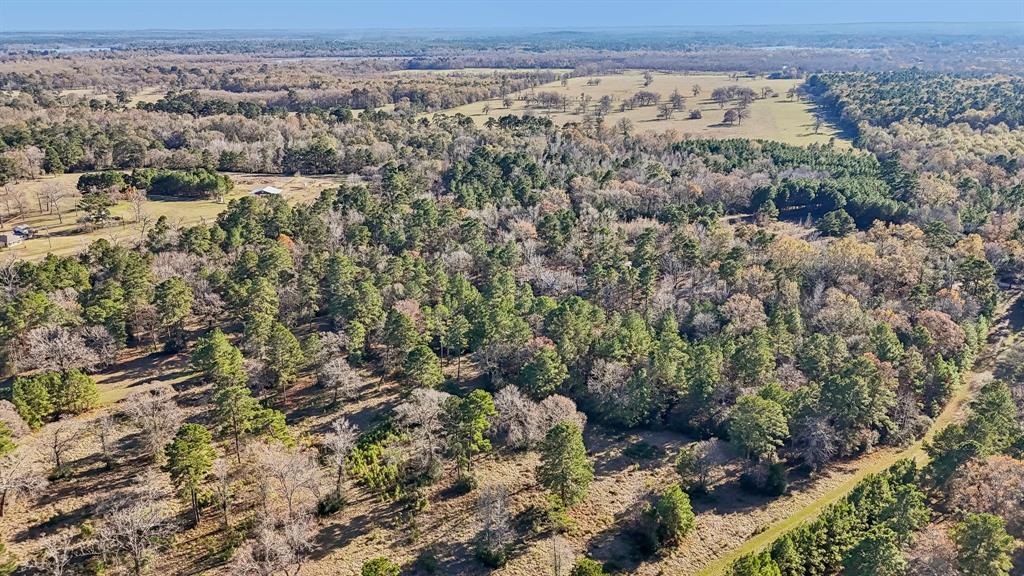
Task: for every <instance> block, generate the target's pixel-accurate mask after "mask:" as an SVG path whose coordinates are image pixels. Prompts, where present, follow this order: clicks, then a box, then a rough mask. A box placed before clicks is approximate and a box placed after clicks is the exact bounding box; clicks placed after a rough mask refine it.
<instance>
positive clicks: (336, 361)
mask: <svg viewBox="0 0 1024 576" xmlns="http://www.w3.org/2000/svg"><path fill="white" fill-rule="evenodd" d="M317 380H318V381H319V382H320V384H321V385H322V386H324V387H325V388H329V389H330V390H331V404H332V405H334V404H337V403H338V400H348V399H350V398H352V397H353V396H354V393H355V391H356V388H357V387H358V386H359V374H358V373H356V371H355V370H354V369H353V368H352V366H350V365H349V363H348V361H346V360H345V359H344V358H341V357H338V356H335V357H334V358H331V359H330V360H327V361H326V362H325V363H324V364H323V366H321V367H320V370H319V371H317Z"/></svg>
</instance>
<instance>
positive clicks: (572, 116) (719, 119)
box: [445, 70, 850, 146]
mask: <svg viewBox="0 0 1024 576" xmlns="http://www.w3.org/2000/svg"><path fill="white" fill-rule="evenodd" d="M591 79H597V80H600V83H598V84H589V82H590V81H591ZM802 83H803V81H802V80H768V79H764V78H748V77H744V76H742V75H741V76H740V77H739V78H736V79H735V80H734V79H732V78H730V77H729V75H727V74H683V73H677V74H667V73H657V72H656V73H654V81H653V82H652V83H651V84H650V85H649V86H644V78H643V71H640V70H633V71H628V72H624V73H622V74H611V75H603V76H581V77H579V78H570V79H569V81H568V83H567V85H566V86H562V84H561V82H560V81H559V82H552V83H550V84H545V85H544V86H540V87H538V88H535V89H533V90H532V91H533V92H535V93H537V92H544V91H548V92H557V93H559V94H564V95H565V96H567V97H568V98H569V99H570V104H569V108H568V112H562V111H561V110H557V111H556V110H546V109H542V108H537V107H530V108H528V107H527V106H526V101H525V100H524V99H522V98H521V97H522V96H523V95H524V94H525V93H528V92H530V90H527V91H524V92H517V93H515V94H513V95H512V98H513V103H512V106H511V107H510V108H505V107H504V104H503V103H502V101H501V99H492V100H484V101H480V102H474V103H472V104H466V105H464V106H459V107H457V108H452V109H449V110H446V111H445V113H449V114H452V113H462V114H466V115H467V116H471V117H472V118H473V119H474V120H476V121H477V122H481V123H482V122H486V121H487V119H488V118H498V117H501V116H504V115H506V114H517V115H520V114H535V115H540V116H547V117H549V118H551V120H552V121H553V122H554V123H555V124H556V125H562V124H564V123H566V122H582V121H583V116H582V115H580V114H578V113H576V112H574V110H575V109H576V108H577V105H578V102H579V100H580V96H581V95H587V96H590V97H591V98H592V100H591V103H590V109H591V110H594V109H595V108H596V106H597V102H598V100H600V99H601V97H602V96H605V95H610V96H611V97H612V100H613V102H612V112H611V113H609V114H607V115H606V116H605V126H607V127H608V128H609V129H614V127H615V124H616V123H617V122H618V121H619V120H620V119H621V118H629V119H630V120H631V121H632V122H633V129H634V130H636V131H644V132H650V131H653V132H664V131H666V130H675V131H677V132H678V133H679V135H680V136H681V137H691V138H763V139H767V140H778V141H781V142H786V143H789V144H798V145H806V144H813V143H815V142H817V143H825V142H828V141H829V140H830V139H831V138H832V137H835V138H836V141H837V145H842V146H849V145H850V144H849V142H847V141H845V140H842V139H840V137H839V133H838V131H837V130H836V129H835V128H834V127H832V126H829V125H827V124H825V125H822V126H821V129H820V130H819V132H818V133H815V132H814V114H813V113H812V106H811V104H809V103H808V102H804V101H801V100H798V99H793V100H790V99H789V98H787V97H786V93H787V91H789V89H791V88H794V87H796V86H799V85H800V84H802ZM694 85H697V86H700V89H701V92H700V94H699V95H698V96H693V91H692V89H693V86H694ZM731 85H739V86H743V87H747V88H751V89H753V90H754V91H755V92H757V93H758V94H760V91H761V88H765V87H767V88H771V89H772V90H774V91H775V92H776V93H777V95H776V96H775V97H770V98H767V99H764V100H761V99H758V100H755V101H754V103H753V104H751V106H750V117H749V118H747V119H745V120H743V121H742V123H740V124H735V125H728V124H725V123H724V122H723V116H724V115H725V110H727V109H728V108H729V107H730V105H726V107H725V108H724V109H723V108H721V107H719V105H718V104H717V103H716V102H714V101H713V100H711V92H712V91H713V90H714V89H715V88H718V87H721V86H731ZM641 90H646V91H650V92H656V93H657V94H659V95H660V96H661V102H666V101H668V98H669V96H670V95H671V94H672V92H673V91H674V90H679V93H680V94H682V95H683V96H685V97H686V109H685V110H683V111H682V112H676V113H675V114H674V115H673V117H672V118H671V119H667V120H662V119H659V118H658V107H657V106H643V107H639V108H634V109H632V110H626V111H625V112H620V111H619V104H620V103H621V102H622V101H624V100H626V99H628V98H629V97H631V96H632V95H633V94H636V93H637V92H639V91H641ZM731 105H732V106H735V103H732V104H731ZM485 107H488V108H489V112H488V113H487V114H484V108H485ZM693 109H699V110H700V111H701V114H702V116H703V117H702V118H699V119H694V120H691V119H690V118H689V114H690V111H691V110H693Z"/></svg>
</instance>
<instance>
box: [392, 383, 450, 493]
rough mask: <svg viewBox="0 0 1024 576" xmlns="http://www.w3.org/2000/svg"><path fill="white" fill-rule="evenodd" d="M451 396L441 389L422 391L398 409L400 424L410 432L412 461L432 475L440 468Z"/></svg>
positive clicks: (414, 393) (418, 390) (423, 389)
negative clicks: (447, 408) (444, 420)
mask: <svg viewBox="0 0 1024 576" xmlns="http://www.w3.org/2000/svg"><path fill="white" fill-rule="evenodd" d="M449 396H450V395H449V394H447V393H445V392H441V391H439V390H433V389H430V388H418V389H416V390H413V392H412V394H410V395H409V400H407V401H406V402H404V403H402V404H400V405H398V407H396V408H395V415H396V417H397V418H398V421H399V422H400V423H401V425H402V427H403V428H405V429H406V430H407V431H408V432H409V436H410V451H411V455H412V458H411V460H412V462H413V464H414V465H416V466H417V467H418V468H420V470H424V471H427V472H430V473H432V472H434V471H436V470H437V469H438V468H439V463H440V453H441V450H442V449H443V448H444V431H443V428H444V425H443V421H442V417H443V416H444V403H445V401H446V400H447V399H448V397H449Z"/></svg>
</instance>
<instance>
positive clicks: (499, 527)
mask: <svg viewBox="0 0 1024 576" xmlns="http://www.w3.org/2000/svg"><path fill="white" fill-rule="evenodd" d="M476 514H477V518H478V519H479V521H480V539H481V544H482V545H483V546H484V547H486V548H487V549H488V550H490V551H491V552H495V553H497V552H499V551H502V550H504V549H505V548H506V547H507V546H509V545H510V544H511V543H512V538H513V536H514V533H513V532H512V526H511V524H510V522H509V511H508V488H506V487H505V486H500V485H499V486H488V487H486V488H484V489H483V490H482V491H481V492H480V497H479V498H478V499H477V505H476Z"/></svg>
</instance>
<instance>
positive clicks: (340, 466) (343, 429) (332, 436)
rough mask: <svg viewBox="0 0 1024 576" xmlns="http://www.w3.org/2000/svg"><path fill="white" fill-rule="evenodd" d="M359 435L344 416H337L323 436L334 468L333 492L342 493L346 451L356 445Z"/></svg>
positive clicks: (346, 458)
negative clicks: (329, 429)
mask: <svg viewBox="0 0 1024 576" xmlns="http://www.w3.org/2000/svg"><path fill="white" fill-rule="evenodd" d="M358 437H359V430H358V429H356V427H355V426H354V425H353V424H352V423H350V422H349V421H348V420H346V419H344V418H338V419H337V420H335V421H334V423H333V424H331V431H330V432H328V433H327V435H326V436H325V437H324V448H326V449H327V451H328V453H329V455H330V463H331V465H332V467H333V468H334V469H335V472H336V477H335V486H334V493H335V494H336V495H338V496H341V494H342V484H343V483H344V481H345V463H346V462H347V460H348V453H349V452H351V451H352V448H354V447H355V445H356V439H357V438H358Z"/></svg>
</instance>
